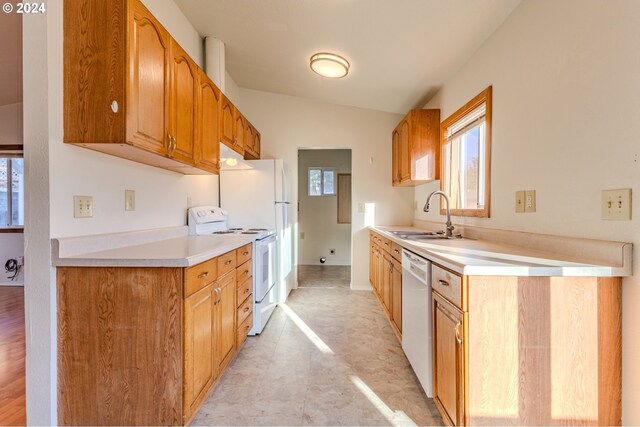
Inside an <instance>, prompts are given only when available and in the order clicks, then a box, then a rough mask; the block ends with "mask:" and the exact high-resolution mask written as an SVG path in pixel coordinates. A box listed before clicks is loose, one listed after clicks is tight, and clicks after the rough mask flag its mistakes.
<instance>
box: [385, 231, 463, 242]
mask: <svg viewBox="0 0 640 427" xmlns="http://www.w3.org/2000/svg"><path fill="white" fill-rule="evenodd" d="M389 233H391V234H393V235H394V236H396V237H398V238H400V239H405V240H414V241H420V240H455V239H464V237H462V235H454V236H451V237H447V236H446V235H445V232H444V231H402V230H391V231H389Z"/></svg>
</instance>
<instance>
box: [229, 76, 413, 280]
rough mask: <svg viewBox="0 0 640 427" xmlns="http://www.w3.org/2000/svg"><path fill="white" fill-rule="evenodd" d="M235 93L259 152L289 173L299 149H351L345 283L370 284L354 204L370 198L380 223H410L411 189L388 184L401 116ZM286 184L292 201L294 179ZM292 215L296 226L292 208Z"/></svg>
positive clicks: (361, 217)
mask: <svg viewBox="0 0 640 427" xmlns="http://www.w3.org/2000/svg"><path fill="white" fill-rule="evenodd" d="M240 92H241V100H242V107H241V108H242V111H243V113H244V114H245V115H246V117H247V118H249V120H250V121H251V122H252V123H253V124H254V125H255V126H256V128H257V129H258V131H260V133H261V135H262V156H263V157H265V158H282V159H284V161H285V162H286V163H287V165H288V166H289V170H290V174H289V176H297V174H298V158H297V156H298V149H299V148H351V149H352V152H351V155H352V165H351V167H352V172H351V173H352V184H351V185H352V215H353V216H352V224H351V226H352V230H351V238H352V254H351V258H352V269H351V286H352V288H354V289H370V285H369V267H368V265H369V258H368V256H369V255H368V254H369V233H368V231H367V229H366V228H365V214H364V213H361V212H358V203H363V202H368V203H375V204H376V205H375V221H376V223H377V224H380V225H382V224H410V223H411V219H412V210H411V205H412V203H413V191H412V189H404V188H393V187H392V186H391V131H392V130H393V128H394V127H395V126H396V125H397V124H398V122H399V121H400V120H401V119H402V116H400V115H398V114H392V113H384V112H380V111H373V110H365V109H360V108H353V107H342V106H337V105H331V104H327V103H323V102H318V101H314V100H310V99H305V98H297V97H292V96H285V95H278V94H274V93H268V92H261V91H255V90H249V89H241V91H240ZM290 185H291V188H290V191H289V194H292V195H294V196H295V199H296V200H292V203H293V205H294V206H295V204H296V203H297V194H298V187H297V182H296V181H295V180H292V182H291V184H290ZM292 220H293V223H294V224H296V226H295V227H297V222H298V218H297V212H296V210H295V209H293V219H292ZM294 235H297V230H295V233H294ZM296 252H297V247H294V253H296ZM295 263H296V264H297V262H295Z"/></svg>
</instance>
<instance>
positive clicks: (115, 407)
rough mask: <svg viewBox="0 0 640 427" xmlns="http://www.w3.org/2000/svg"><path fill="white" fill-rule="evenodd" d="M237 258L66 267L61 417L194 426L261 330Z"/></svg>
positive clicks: (60, 288) (62, 420) (61, 299)
mask: <svg viewBox="0 0 640 427" xmlns="http://www.w3.org/2000/svg"><path fill="white" fill-rule="evenodd" d="M244 248H245V249H243V253H244V252H246V247H244ZM241 249H242V248H241ZM244 259H246V254H245V258H244ZM235 262H236V251H235V250H234V251H231V252H228V253H226V254H223V255H220V256H219V257H217V258H213V259H210V260H208V261H205V262H203V263H201V264H198V265H195V266H192V267H189V268H177V267H176V268H161V267H149V268H142V267H59V268H58V269H57V298H58V423H59V424H61V425H185V424H188V423H189V422H190V421H191V420H192V419H193V417H194V416H195V414H196V413H197V411H198V409H199V407H200V405H201V404H202V402H203V401H204V400H205V399H206V398H207V396H208V394H209V392H210V391H211V389H212V388H213V386H214V385H215V384H216V381H217V379H218V378H219V377H220V375H222V373H223V371H224V369H225V368H226V367H227V366H228V365H229V363H230V362H231V360H233V358H234V357H235V355H236V353H237V349H238V347H239V346H240V345H241V344H242V343H243V342H244V339H246V333H247V332H248V331H249V329H250V328H251V326H252V319H253V317H252V316H251V315H248V314H246V313H245V316H246V317H241V318H240V319H242V323H239V322H238V319H239V317H238V310H239V308H238V307H239V306H240V307H241V309H242V310H244V309H245V308H246V307H247V306H248V307H250V310H249V311H250V312H252V310H253V306H252V295H251V294H250V295H248V296H247V297H246V298H245V299H244V300H243V301H242V303H244V305H242V304H240V302H238V301H237V296H238V292H239V290H238V283H237V279H236V277H237V269H240V267H246V265H247V264H246V263H245V264H243V266H240V267H238V268H236V265H235ZM247 262H248V263H249V264H248V265H251V264H250V263H251V261H250V259H249V260H248V261H247ZM220 267H222V268H220ZM229 267H231V268H229ZM247 283H248V279H245V280H244V282H243V283H242V284H240V285H244V286H246V285H247ZM242 331H244V337H242V336H241V335H240V334H241V332H242Z"/></svg>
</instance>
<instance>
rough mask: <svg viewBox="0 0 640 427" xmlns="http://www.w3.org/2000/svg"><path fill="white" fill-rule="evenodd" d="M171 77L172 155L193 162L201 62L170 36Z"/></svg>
mask: <svg viewBox="0 0 640 427" xmlns="http://www.w3.org/2000/svg"><path fill="white" fill-rule="evenodd" d="M170 63H171V77H170V83H171V84H170V92H169V94H170V98H169V138H170V141H169V150H168V154H169V156H171V157H173V158H175V159H177V160H180V161H182V162H185V163H187V164H189V163H193V159H194V146H195V138H196V107H197V99H198V89H199V88H198V78H199V76H198V66H197V65H196V63H195V62H194V61H193V60H192V59H191V58H190V57H189V55H187V53H186V52H185V51H184V50H183V49H182V47H180V45H179V44H178V43H177V42H176V41H175V40H173V39H171V62H170Z"/></svg>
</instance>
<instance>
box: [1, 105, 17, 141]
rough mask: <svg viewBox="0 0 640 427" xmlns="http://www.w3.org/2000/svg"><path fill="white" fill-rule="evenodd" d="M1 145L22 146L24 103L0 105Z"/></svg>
mask: <svg viewBox="0 0 640 427" xmlns="http://www.w3.org/2000/svg"><path fill="white" fill-rule="evenodd" d="M0 129H1V130H2V132H0V145H14V144H22V102H18V103H15V104H7V105H0Z"/></svg>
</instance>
